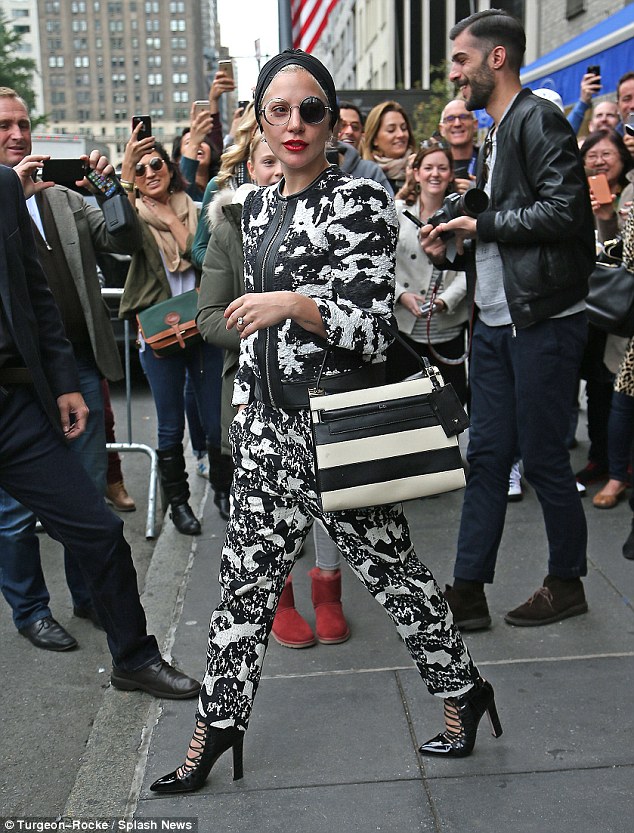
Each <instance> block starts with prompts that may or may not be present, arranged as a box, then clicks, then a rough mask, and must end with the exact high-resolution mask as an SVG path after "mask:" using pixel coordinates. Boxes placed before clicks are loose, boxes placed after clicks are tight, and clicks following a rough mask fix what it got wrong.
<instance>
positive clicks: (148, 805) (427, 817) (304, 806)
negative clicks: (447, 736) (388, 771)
mask: <svg viewBox="0 0 634 833" xmlns="http://www.w3.org/2000/svg"><path fill="white" fill-rule="evenodd" d="M160 816H169V817H172V818H187V817H194V818H197V819H198V820H199V826H198V830H199V831H200V833H203V831H204V833H245V831H253V833H256V831H257V833H333V832H334V831H346V833H373V831H383V833H401V832H402V833H405V831H408V833H438V830H439V828H438V826H437V820H436V819H435V817H434V811H433V807H432V806H430V803H429V799H428V796H427V793H426V791H425V789H424V785H423V784H422V782H420V781H403V782H397V783H393V782H390V783H373V784H347V785H344V786H342V785H336V784H335V785H331V786H326V787H312V788H311V787H306V788H302V789H295V790H287V789H277V790H264V791H260V790H256V791H253V792H250V791H238V790H233V791H228V792H225V793H223V794H222V795H218V796H210V795H201V794H200V793H197V794H196V795H194V796H183V797H181V798H180V799H174V798H172V799H167V798H164V799H161V800H160V801H142V802H140V803H139V806H138V808H137V812H136V815H135V818H138V819H150V818H157V817H160ZM461 833H465V831H464V828H462V831H461Z"/></svg>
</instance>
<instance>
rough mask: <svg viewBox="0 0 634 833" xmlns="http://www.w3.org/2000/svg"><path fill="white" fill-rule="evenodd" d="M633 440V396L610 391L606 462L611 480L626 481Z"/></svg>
mask: <svg viewBox="0 0 634 833" xmlns="http://www.w3.org/2000/svg"><path fill="white" fill-rule="evenodd" d="M633 440H634V396H628V395H627V394H626V393H621V392H620V391H616V390H615V391H613V392H612V407H611V408H610V421H609V423H608V462H609V474H610V477H611V478H612V480H620V481H621V483H627V480H628V476H627V467H628V465H629V463H630V456H631V453H632V449H633V445H632V443H633Z"/></svg>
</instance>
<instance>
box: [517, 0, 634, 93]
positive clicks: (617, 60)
mask: <svg viewBox="0 0 634 833" xmlns="http://www.w3.org/2000/svg"><path fill="white" fill-rule="evenodd" d="M588 64H599V66H600V67H601V95H606V94H608V93H614V92H615V91H616V84H617V81H618V79H619V78H620V77H621V75H623V73H625V72H628V71H630V70H634V4H629V5H627V6H625V8H623V9H621V11H619V12H616V13H615V14H613V15H610V17H607V18H606V19H605V20H602V21H601V23H597V24H596V26H592V27H591V28H590V29H588V30H587V31H586V32H582V33H581V34H580V35H577V36H576V37H575V38H573V39H572V40H570V41H568V42H567V43H565V44H563V45H562V46H559V47H557V49H553V51H552V52H549V53H548V54H546V55H542V57H541V58H538V59H537V60H536V61H533V63H532V64H528V66H525V67H524V68H523V69H522V71H521V73H520V78H521V81H522V84H523V85H524V86H525V87H531V89H533V90H536V89H539V88H540V87H548V88H549V89H551V90H555V91H556V92H558V93H559V95H560V96H561V97H562V99H563V102H564V105H565V106H567V107H568V106H569V105H572V104H574V103H575V102H576V101H577V100H578V99H579V86H580V84H581V79H582V78H583V76H584V74H585V72H586V70H587V67H588Z"/></svg>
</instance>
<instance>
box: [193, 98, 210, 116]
mask: <svg viewBox="0 0 634 833" xmlns="http://www.w3.org/2000/svg"><path fill="white" fill-rule="evenodd" d="M205 112H206V113H208V112H209V102H208V101H204V100H203V99H200V101H194V116H197V115H198V114H199V113H205Z"/></svg>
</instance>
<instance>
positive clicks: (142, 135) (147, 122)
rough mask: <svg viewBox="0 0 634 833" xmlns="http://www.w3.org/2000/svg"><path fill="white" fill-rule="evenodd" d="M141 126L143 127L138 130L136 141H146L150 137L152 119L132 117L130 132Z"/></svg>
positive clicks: (148, 117)
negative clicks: (138, 125)
mask: <svg viewBox="0 0 634 833" xmlns="http://www.w3.org/2000/svg"><path fill="white" fill-rule="evenodd" d="M139 122H141V124H142V125H143V127H142V128H141V129H140V130H139V132H138V135H137V138H138V139H147V138H149V137H150V136H151V135H152V118H151V116H132V130H134V128H135V127H136V126H137V124H139Z"/></svg>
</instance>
